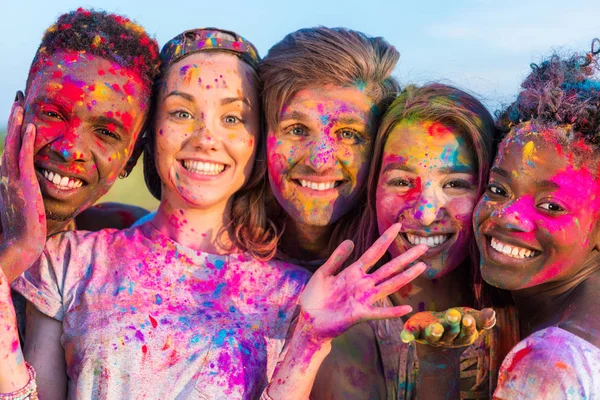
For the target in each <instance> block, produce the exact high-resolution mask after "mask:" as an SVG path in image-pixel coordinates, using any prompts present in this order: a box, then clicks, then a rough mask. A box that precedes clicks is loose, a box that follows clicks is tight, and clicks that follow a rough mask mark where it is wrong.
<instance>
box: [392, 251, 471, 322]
mask: <svg viewBox="0 0 600 400" xmlns="http://www.w3.org/2000/svg"><path fill="white" fill-rule="evenodd" d="M467 268H468V265H467V264H466V263H463V264H462V265H460V266H458V267H457V268H455V269H454V271H452V272H450V273H449V274H447V275H445V276H443V277H442V278H440V279H427V278H424V277H418V278H417V279H415V280H413V281H412V282H411V283H409V284H407V285H406V286H404V287H403V288H401V289H400V290H399V291H397V292H395V293H393V294H391V295H390V298H391V300H392V302H393V303H394V304H398V305H400V304H402V305H405V304H406V305H410V306H411V307H412V308H413V311H412V313H410V314H409V315H407V316H406V318H407V319H408V318H410V316H411V315H413V314H414V313H417V312H421V311H446V310H447V309H449V308H452V307H459V306H460V307H473V305H474V299H473V296H472V294H471V293H473V290H472V288H471V287H470V279H466V276H468V271H467Z"/></svg>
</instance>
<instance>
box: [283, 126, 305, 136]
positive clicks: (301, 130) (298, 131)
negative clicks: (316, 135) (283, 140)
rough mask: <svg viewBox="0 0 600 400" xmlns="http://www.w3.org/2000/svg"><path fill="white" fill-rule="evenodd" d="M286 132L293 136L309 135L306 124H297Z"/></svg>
mask: <svg viewBox="0 0 600 400" xmlns="http://www.w3.org/2000/svg"><path fill="white" fill-rule="evenodd" d="M285 133H287V134H289V135H292V136H308V132H307V129H306V127H305V126H303V125H300V124H296V125H292V126H290V127H288V128H286V129H285Z"/></svg>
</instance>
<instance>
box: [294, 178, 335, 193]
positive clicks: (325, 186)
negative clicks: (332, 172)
mask: <svg viewBox="0 0 600 400" xmlns="http://www.w3.org/2000/svg"><path fill="white" fill-rule="evenodd" d="M295 181H296V182H297V183H298V184H300V186H302V187H305V188H309V189H312V190H318V191H323V190H329V189H334V188H336V187H338V186H339V185H341V184H342V181H329V182H313V181H307V180H305V179H299V180H295Z"/></svg>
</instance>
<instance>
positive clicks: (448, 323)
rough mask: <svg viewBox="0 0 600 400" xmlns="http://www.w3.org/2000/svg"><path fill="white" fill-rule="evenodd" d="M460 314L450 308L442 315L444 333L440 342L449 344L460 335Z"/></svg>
mask: <svg viewBox="0 0 600 400" xmlns="http://www.w3.org/2000/svg"><path fill="white" fill-rule="evenodd" d="M461 320H462V314H461V313H460V311H458V310H456V309H454V308H451V309H449V310H448V311H446V314H445V315H444V322H443V325H444V333H443V335H442V337H441V341H443V342H445V343H451V342H452V341H454V339H455V338H456V337H457V336H458V335H459V334H460V327H461Z"/></svg>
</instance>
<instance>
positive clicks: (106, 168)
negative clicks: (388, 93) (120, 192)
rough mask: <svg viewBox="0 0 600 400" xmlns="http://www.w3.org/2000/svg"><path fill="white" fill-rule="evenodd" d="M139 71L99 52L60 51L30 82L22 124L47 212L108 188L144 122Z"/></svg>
mask: <svg viewBox="0 0 600 400" xmlns="http://www.w3.org/2000/svg"><path fill="white" fill-rule="evenodd" d="M146 97H147V94H146V92H145V91H144V87H143V86H142V84H141V81H140V79H139V76H138V75H137V74H136V73H134V72H132V71H130V70H128V69H124V68H121V67H120V66H118V65H116V64H114V63H112V62H110V61H108V60H106V59H104V58H101V57H97V56H92V55H88V54H80V53H76V52H63V53H60V52H59V53H55V54H53V55H52V56H50V57H48V58H47V59H45V60H44V64H43V66H42V67H41V68H39V69H38V70H37V72H36V74H35V76H34V77H33V79H32V80H31V82H30V85H29V89H28V92H27V95H26V99H25V104H24V106H25V117H24V123H23V126H26V125H27V123H33V124H34V125H35V126H36V128H37V133H36V138H35V149H34V151H35V157H34V164H35V169H36V172H37V177H38V181H39V183H40V188H41V191H42V196H43V198H44V206H45V209H46V216H47V218H48V219H49V220H55V221H67V220H69V219H71V218H73V216H74V215H76V214H77V213H79V212H81V211H82V210H83V209H85V208H86V207H88V206H89V205H91V204H93V203H94V202H95V201H96V200H98V199H99V198H100V197H101V196H102V195H103V194H105V193H106V191H108V189H109V188H110V187H111V186H112V184H113V182H114V181H115V179H116V178H117V176H118V175H119V173H120V172H121V171H122V169H123V167H124V165H125V163H126V161H127V160H128V158H129V156H130V154H131V151H132V149H133V145H134V143H135V140H136V139H137V136H138V135H139V132H140V130H141V128H142V124H143V122H144V117H145V113H146V111H147V108H146V106H147V105H146V104H145V103H144V102H143V101H144V100H145V99H146Z"/></svg>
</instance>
